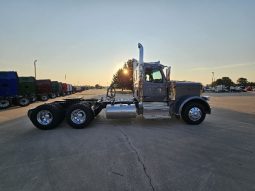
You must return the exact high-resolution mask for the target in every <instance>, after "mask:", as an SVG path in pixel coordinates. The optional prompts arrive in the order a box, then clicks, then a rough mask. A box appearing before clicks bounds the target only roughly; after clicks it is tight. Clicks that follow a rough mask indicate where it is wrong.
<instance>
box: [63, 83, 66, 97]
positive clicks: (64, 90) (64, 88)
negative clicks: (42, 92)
mask: <svg viewBox="0 0 255 191" xmlns="http://www.w3.org/2000/svg"><path fill="white" fill-rule="evenodd" d="M62 92H63V96H65V95H67V84H66V83H62Z"/></svg>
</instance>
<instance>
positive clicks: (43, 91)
mask: <svg viewBox="0 0 255 191" xmlns="http://www.w3.org/2000/svg"><path fill="white" fill-rule="evenodd" d="M36 93H37V96H38V98H39V99H40V100H41V101H47V100H48V99H49V96H50V95H51V94H52V86H51V80H48V79H46V80H36Z"/></svg>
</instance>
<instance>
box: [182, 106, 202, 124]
mask: <svg viewBox="0 0 255 191" xmlns="http://www.w3.org/2000/svg"><path fill="white" fill-rule="evenodd" d="M205 116H206V113H205V109H204V107H203V105H201V104H199V103H195V102H191V103H187V104H186V105H184V107H183V109H182V113H181V117H182V119H183V120H184V121H185V122H186V123H188V124H191V125H198V124H200V123H202V122H203V121H204V119H205Z"/></svg>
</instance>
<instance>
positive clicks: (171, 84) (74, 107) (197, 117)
mask: <svg viewBox="0 0 255 191" xmlns="http://www.w3.org/2000/svg"><path fill="white" fill-rule="evenodd" d="M138 48H139V61H137V60H135V59H134V60H133V86H134V90H133V92H134V95H133V96H134V97H133V99H131V100H125V101H123V100H116V99H115V93H116V92H115V89H114V88H113V86H111V87H110V88H108V90H107V95H106V98H102V99H100V100H97V99H65V100H63V101H56V102H53V103H50V104H43V105H40V106H38V107H36V108H34V109H30V110H29V111H28V117H29V118H30V120H31V121H32V123H33V124H34V125H35V126H36V127H37V128H39V129H44V130H45V129H52V128H54V127H56V126H57V125H58V124H59V123H60V122H61V121H62V120H63V119H64V118H66V121H67V123H68V124H69V125H70V126H72V127H73V128H77V129H80V128H84V127H86V126H88V125H89V123H90V122H91V121H92V120H93V119H94V118H95V117H96V116H97V115H98V114H99V113H100V112H101V111H102V110H103V109H105V114H106V118H108V119H120V118H135V117H137V116H138V115H142V116H143V117H144V118H145V119H155V118H156V119H164V118H171V117H172V116H176V117H177V118H178V119H179V118H182V119H183V120H184V121H185V122H186V123H188V124H192V125H197V124H200V123H201V122H203V121H204V119H205V117H206V114H210V113H211V109H210V106H209V104H208V102H207V101H208V98H207V97H202V96H201V89H202V85H201V84H200V83H194V82H178V81H170V67H166V66H164V65H162V64H160V62H150V63H146V62H144V61H143V46H142V45H141V44H138ZM164 68H166V70H165V73H164V71H163V70H164Z"/></svg>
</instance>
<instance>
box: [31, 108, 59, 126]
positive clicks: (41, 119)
mask: <svg viewBox="0 0 255 191" xmlns="http://www.w3.org/2000/svg"><path fill="white" fill-rule="evenodd" d="M29 116H30V120H31V121H32V123H33V124H34V125H35V126H36V127H37V128H38V129H41V130H49V129H53V128H55V127H56V126H57V125H58V124H59V123H60V121H61V119H60V117H61V116H60V114H59V111H58V108H57V107H56V106H54V105H52V104H43V105H40V106H38V107H36V108H35V109H33V110H32V111H31V113H30V114H29Z"/></svg>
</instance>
